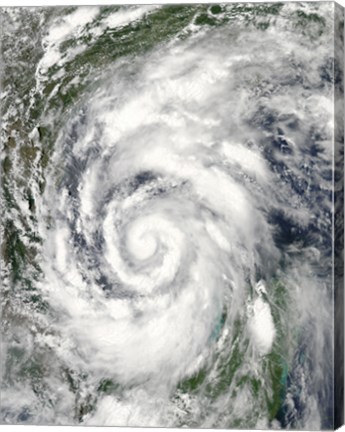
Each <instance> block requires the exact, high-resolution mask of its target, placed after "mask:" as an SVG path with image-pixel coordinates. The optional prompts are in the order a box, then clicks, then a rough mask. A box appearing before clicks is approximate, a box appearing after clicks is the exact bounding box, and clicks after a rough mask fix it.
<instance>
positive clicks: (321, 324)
mask: <svg viewBox="0 0 345 432" xmlns="http://www.w3.org/2000/svg"><path fill="white" fill-rule="evenodd" d="M334 8H335V5H334V4H331V3H330V4H327V3H320V4H309V3H301V4H298V3H296V4H285V5H282V4H281V5H278V4H275V5H274V4H273V5H272V4H268V5H265V4H263V5H254V4H253V5H227V6H224V5H222V6H212V7H209V6H205V5H204V6H197V5H196V6H188V7H187V6H186V7H181V8H180V7H167V6H164V7H158V6H147V7H146V6H145V7H144V6H140V7H121V8H115V7H114V8H110V9H109V8H98V7H91V8H75V9H59V10H55V11H52V10H50V11H48V10H47V9H39V10H27V11H24V10H23V9H17V10H6V11H4V16H5V17H6V19H8V22H9V24H8V27H7V30H6V31H7V32H8V34H9V35H11V34H16V35H17V36H18V35H19V36H21V37H22V42H20V41H19V40H18V42H17V43H18V44H20V43H22V44H23V45H24V46H25V44H29V42H28V41H27V40H26V39H25V37H28V36H25V35H24V34H22V32H23V23H26V25H27V26H29V27H30V25H37V26H38V27H39V28H40V31H39V36H38V38H39V42H40V47H41V48H39V52H38V53H37V56H36V60H35V62H34V66H33V69H32V76H33V80H32V85H31V87H30V91H29V93H28V97H29V99H28V102H27V106H25V100H24V101H23V103H22V105H23V104H24V106H22V107H21V106H20V103H19V102H18V101H15V100H10V99H9V95H8V94H6V86H5V87H4V91H5V96H6V97H7V99H9V102H8V110H7V114H5V117H4V124H5V128H4V129H5V132H6V133H8V136H10V137H13V139H16V140H17V141H18V144H17V149H18V148H19V146H21V148H23V146H24V144H23V143H22V142H21V141H20V140H24V141H25V138H23V135H25V131H24V126H20V127H19V130H16V131H14V127H13V126H11V124H12V123H13V121H12V120H11V119H13V118H15V117H16V116H18V115H20V113H21V110H22V111H25V115H23V118H25V121H26V122H27V125H26V127H27V128H28V130H30V133H28V134H27V135H28V137H29V142H30V145H29V147H30V146H31V148H35V149H36V150H35V154H34V156H33V157H32V158H31V160H30V164H29V168H28V170H29V174H25V171H21V172H20V175H21V176H22V178H24V179H25V187H29V188H30V193H31V198H32V200H33V201H31V208H30V201H29V205H28V204H27V202H26V201H25V197H27V195H25V193H26V194H27V189H25V187H24V186H22V189H21V186H20V185H17V183H16V181H15V180H11V182H10V180H9V179H11V178H12V177H13V179H14V178H15V177H16V176H18V175H19V174H18V170H23V168H22V165H21V164H23V166H25V163H26V159H25V157H28V156H25V155H24V156H23V154H22V153H20V150H18V152H19V153H17V154H19V155H21V158H20V157H19V156H15V154H16V153H15V151H14V150H13V151H12V153H9V154H10V155H11V156H9V157H10V162H11V169H10V170H9V171H8V173H7V172H6V175H7V176H8V178H7V179H5V180H4V182H3V187H4V190H5V188H8V190H9V191H10V193H11V195H12V197H13V199H14V200H15V201H16V206H14V205H13V207H12V208H11V210H9V213H8V214H9V215H10V219H11V220H12V221H13V224H14V226H15V227H16V228H18V229H19V230H20V231H21V233H22V234H23V233H24V232H25V230H26V231H27V232H31V233H35V235H36V236H37V237H38V238H39V239H40V241H38V242H37V244H36V245H35V252H32V256H29V255H28V252H25V253H23V257H22V261H21V263H22V265H23V270H20V273H19V276H18V277H16V278H13V273H14V272H15V271H16V269H15V268H14V267H13V262H12V264H11V261H10V257H11V256H12V255H11V254H10V253H9V252H8V253H7V254H5V258H4V259H5V268H6V269H7V270H6V272H5V273H4V280H5V284H6V283H7V285H8V291H6V290H5V291H6V293H7V294H8V293H10V292H12V294H11V295H10V294H8V297H6V302H5V306H4V309H3V311H4V317H5V324H6V325H5V327H6V329H5V336H4V340H3V347H4V350H5V354H6V359H7V360H6V359H4V365H3V367H2V370H3V376H4V379H3V383H4V385H3V387H4V389H3V394H4V397H3V401H2V406H1V409H2V419H3V422H5V423H39V424H42V423H48V424H51V423H54V424H83V425H113V426H114V425H116V426H124V425H128V426H165V427H166V426H188V427H217V428H235V427H242V428H243V427H248V428H265V427H271V428H279V427H283V428H291V427H294V428H296V427H297V428H303V429H319V428H321V427H322V428H328V427H330V425H331V424H332V418H331V416H332V409H333V406H332V404H333V402H332V391H333V389H332V379H333V376H332V362H333V358H332V346H333V327H332V325H330V323H331V322H332V316H333V315H332V314H333V310H332V277H331V264H332V262H331V256H332V245H331V241H332V181H333V174H332V168H333V165H332V164H333V156H334V147H333V141H334V136H333V131H334V121H333V115H334V95H333V84H334V71H337V68H338V65H337V64H336V60H335V53H334V41H333V38H334V32H333V19H334ZM20 26H21V29H20V28H19V27H20ZM146 28H149V31H148V32H147V31H146ZM5 34H6V33H5ZM19 36H18V37H19ZM6 41H7V39H6V38H5V44H4V46H5V48H6V46H7V45H6ZM12 55H13V54H12ZM18 55H19V54H18ZM10 58H11V56H10V55H9V54H8V53H7V56H6V55H5V60H7V62H8V64H10V61H9V59H10ZM17 66H19V64H17ZM18 73H19V72H18ZM5 84H6V82H5ZM8 86H9V87H8V88H9V89H10V83H9V84H8ZM6 127H7V129H6ZM13 131H14V132H13ZM7 150H8V149H7ZM11 176H12V177H11ZM25 176H26V177H25ZM42 185H43V186H42ZM23 190H25V193H24V192H23ZM32 202H34V204H33V203H32ZM32 206H34V212H33V213H34V214H33V215H31V214H30V212H32ZM6 229H7V230H8V229H9V228H8V226H7V227H6ZM12 241H14V240H13V238H12ZM21 241H22V244H23V248H26V249H29V248H30V242H32V239H31V238H30V237H27V238H26V239H25V240H23V239H22V240H21ZM6 257H7V258H6ZM6 259H7V261H8V262H6ZM26 262H28V264H26ZM34 262H37V264H38V265H37V266H36V267H35V265H34V264H33V263H34ZM23 263H24V264H25V265H24V264H23ZM19 268H21V267H19ZM18 271H19V270H18ZM35 272H36V273H35ZM11 274H12V276H11ZM28 280H30V289H31V290H34V294H35V296H36V297H37V299H36V301H34V300H33V298H32V296H33V294H32V292H31V291H30V290H29V288H27V287H26V285H25V284H26V283H27V281H28ZM33 286H34V287H33ZM28 292H30V295H31V297H28ZM13 293H16V294H15V295H14V294H13ZM23 293H24V294H23ZM28 298H29V299H30V301H27V299H28ZM16 316H17V317H18V319H16ZM23 323H24V324H23ZM48 395H49V396H48Z"/></svg>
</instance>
